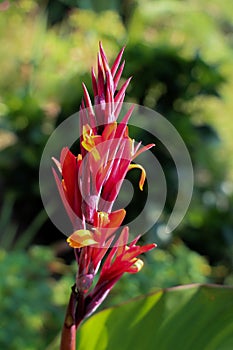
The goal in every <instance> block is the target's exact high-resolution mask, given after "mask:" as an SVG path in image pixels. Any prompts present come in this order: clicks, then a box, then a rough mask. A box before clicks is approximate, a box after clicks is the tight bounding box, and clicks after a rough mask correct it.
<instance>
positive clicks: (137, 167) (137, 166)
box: [128, 164, 146, 191]
mask: <svg viewBox="0 0 233 350" xmlns="http://www.w3.org/2000/svg"><path fill="white" fill-rule="evenodd" d="M131 169H140V170H141V172H142V173H141V178H140V181H139V188H140V190H141V191H142V190H143V185H144V182H145V180H146V171H145V169H144V168H143V167H142V166H141V165H140V164H130V165H129V168H128V170H131Z"/></svg>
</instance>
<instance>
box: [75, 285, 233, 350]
mask: <svg viewBox="0 0 233 350" xmlns="http://www.w3.org/2000/svg"><path fill="white" fill-rule="evenodd" d="M77 349H78V350H87V349H88V350H105V349H106V350H115V349H116V350H119V349H121V350H130V349H136V350H137V349H143V350H147V349H148V350H149V349H158V350H171V349H179V350H197V349H198V350H231V349H233V288H227V287H220V286H215V285H189V286H182V287H176V288H171V289H167V290H161V291H159V292H156V293H155V294H152V295H149V296H144V297H141V298H139V299H136V300H132V301H130V302H128V303H126V304H123V305H121V306H118V307H114V308H110V309H107V310H104V311H101V312H99V313H97V314H96V315H94V316H92V317H91V318H90V319H88V320H87V321H86V322H85V323H84V324H83V325H82V326H81V328H80V330H79V331H78V335H77Z"/></svg>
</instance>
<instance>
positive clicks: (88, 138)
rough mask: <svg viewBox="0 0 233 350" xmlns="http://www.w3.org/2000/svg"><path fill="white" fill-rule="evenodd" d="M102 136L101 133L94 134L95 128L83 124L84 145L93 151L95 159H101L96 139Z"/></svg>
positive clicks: (89, 150)
mask: <svg viewBox="0 0 233 350" xmlns="http://www.w3.org/2000/svg"><path fill="white" fill-rule="evenodd" d="M100 137H101V136H99V135H93V130H92V129H91V127H90V126H89V125H88V124H86V125H84V126H83V141H82V146H83V148H85V149H86V150H87V151H88V152H91V153H92V155H93V157H94V159H95V160H96V161H97V160H100V154H99V152H98V151H97V149H96V147H95V146H96V143H95V140H97V139H98V138H100Z"/></svg>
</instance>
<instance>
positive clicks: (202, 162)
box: [0, 0, 233, 350]
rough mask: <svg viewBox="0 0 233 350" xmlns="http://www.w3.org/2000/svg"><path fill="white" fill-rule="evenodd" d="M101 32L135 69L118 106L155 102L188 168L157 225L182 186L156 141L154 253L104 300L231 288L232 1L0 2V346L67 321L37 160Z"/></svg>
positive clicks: (86, 71) (61, 268) (69, 274)
mask: <svg viewBox="0 0 233 350" xmlns="http://www.w3.org/2000/svg"><path fill="white" fill-rule="evenodd" d="M99 40H101V41H102V42H103V45H104V48H105V50H106V53H107V55H108V57H109V60H110V61H111V60H113V59H114V57H115V56H116V54H117V53H118V51H119V50H120V48H121V47H122V46H123V45H125V44H126V45H127V47H126V51H125V55H124V58H125V59H126V68H125V72H124V77H128V76H130V75H133V77H134V78H133V80H132V83H131V85H130V87H129V89H128V94H127V97H126V102H136V103H138V104H141V105H145V106H146V107H149V108H152V109H155V110H156V111H158V112H160V113H162V114H163V116H165V117H166V118H167V119H168V120H169V121H170V122H171V123H172V124H173V125H174V126H175V127H176V128H177V130H178V131H179V133H180V134H181V136H182V137H183V139H184V141H185V143H186V145H187V147H188V149H189V151H190V154H191V158H192V162H193V167H194V176H195V187H194V192H193V198H192V202H191V204H190V208H189V210H188V213H187V215H186V216H185V218H184V219H183V222H182V224H181V225H180V226H179V227H178V228H177V229H176V230H175V232H173V233H172V235H170V236H168V235H164V234H162V232H163V230H162V228H163V225H164V222H166V219H167V217H168V216H169V213H170V211H171V209H172V206H173V199H174V193H176V186H177V184H176V176H175V169H174V166H173V164H172V160H171V159H169V157H168V155H167V154H166V152H165V150H164V149H163V147H162V145H159V144H157V146H156V149H155V151H154V152H155V155H156V156H157V158H158V159H159V161H160V163H161V164H162V167H163V169H164V171H165V175H166V179H167V182H168V190H169V194H168V198H167V201H166V207H165V210H164V214H163V216H162V217H161V218H160V220H159V222H157V223H156V225H155V226H154V227H153V228H152V229H151V230H150V232H149V233H148V235H146V236H144V237H143V239H144V241H146V240H153V241H155V242H156V243H157V244H158V248H157V249H156V250H154V251H152V252H150V253H148V254H147V255H146V256H144V257H143V259H144V261H145V267H144V269H143V270H142V272H141V273H139V274H138V275H130V276H129V275H127V276H124V277H123V278H122V280H121V281H120V282H119V283H118V285H117V286H116V287H115V288H114V290H113V292H112V296H110V297H109V298H108V300H107V301H106V303H105V306H107V305H112V304H114V303H117V302H120V301H122V300H127V299H128V298H131V297H134V296H137V295H140V294H142V293H147V292H150V291H152V290H155V289H156V288H161V287H169V286H174V285H178V284H186V283H193V282H198V283H205V282H211V283H219V284H225V285H232V284H233V270H232V267H233V157H232V154H233V141H232V135H233V120H232V114H233V99H232V91H233V2H232V1H231V0H207V1H205V2H203V1H201V0H187V1H181V0H180V1H175V0H170V1H167V0H164V1H163V0H160V1H159V0H157V1H156V0H155V1H152V0H137V1H136V0H125V1H120V0H111V1H109V0H108V1H107V0H101V1H94V0H93V1H91V0H89V1H85V0H76V1H75V0H60V1H52V0H48V1H47V0H41V1H39V0H38V1H31V0H18V1H1V2H0V67H1V79H0V193H1V197H0V276H1V279H0V313H1V319H0V348H1V349H9V350H11V349H12V350H21V349H24V350H33V349H46V347H47V346H49V343H50V342H51V341H52V340H53V338H54V337H55V336H56V334H57V333H58V332H59V329H60V327H61V324H62V320H63V316H64V309H65V304H66V302H67V300H68V296H69V292H70V286H71V285H72V284H73V282H74V276H75V270H76V267H75V265H74V264H73V262H72V252H71V250H70V249H69V248H67V244H66V243H65V242H64V241H65V240H64V236H63V235H62V234H61V233H60V232H58V231H57V230H56V228H55V227H54V226H53V225H52V224H51V223H50V221H49V220H48V218H47V216H46V213H45V212H44V210H43V206H42V203H41V200H40V193H39V184H38V168H39V163H40V157H41V153H42V151H43V148H44V145H45V143H46V140H47V139H48V138H49V136H50V134H51V133H52V131H53V130H54V128H55V127H56V126H57V125H58V124H59V123H60V122H61V121H62V120H64V119H65V118H66V117H68V116H70V115H71V114H72V113H74V112H76V111H77V110H78V109H79V105H80V101H81V97H82V89H81V82H82V81H85V83H86V84H87V86H88V87H89V88H90V86H91V79H90V67H91V66H95V61H96V53H97V50H98V42H99ZM137 136H139V139H140V138H142V139H143V141H145V143H146V142H147V141H150V140H149V137H148V135H143V134H140V135H137ZM145 138H146V139H147V140H145ZM129 178H130V177H129ZM130 179H131V180H132V181H134V179H133V178H132V175H131V178H130ZM155 186H156V184H155ZM136 200H138V201H139V200H140V198H137V196H136ZM130 210H131V209H130V208H129V215H130V213H131V212H130ZM9 339H10V340H11V341H10V344H9Z"/></svg>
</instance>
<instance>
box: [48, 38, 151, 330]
mask: <svg viewBox="0 0 233 350" xmlns="http://www.w3.org/2000/svg"><path fill="white" fill-rule="evenodd" d="M123 51H124V48H123V49H122V50H121V51H120V53H119V54H118V56H117V58H116V60H115V62H114V64H113V66H112V68H111V69H110V67H109V64H108V61H107V58H106V55H105V53H104V50H103V48H102V45H101V43H100V53H99V55H98V77H97V78H96V76H95V73H94V70H92V85H93V92H94V102H95V104H94V107H93V106H92V103H91V99H90V96H89V94H88V91H87V89H86V87H85V85H84V84H83V89H84V100H83V101H82V103H81V107H80V126H81V130H82V136H81V141H80V146H81V154H78V155H77V156H75V155H74V154H72V153H71V151H70V150H69V149H68V148H64V149H63V150H62V152H61V156H60V161H58V160H56V159H54V161H55V163H56V165H57V168H58V169H59V172H60V176H61V179H60V178H59V176H58V175H57V173H56V171H55V170H54V169H53V172H54V176H55V180H56V183H57V186H58V190H59V193H60V196H61V199H62V201H63V204H64V207H65V209H66V211H67V214H68V216H69V218H70V220H71V222H72V225H73V230H74V232H73V233H72V234H71V235H70V236H69V238H68V239H67V241H68V243H69V245H70V246H71V247H73V248H74V250H75V255H76V260H77V263H78V265H79V269H78V273H77V277H76V285H75V290H76V292H77V293H78V295H79V307H78V309H77V311H76V314H77V317H76V325H78V324H79V322H80V321H81V320H82V319H83V318H85V317H86V316H87V315H89V314H90V313H92V312H93V311H94V310H95V309H96V307H97V306H98V305H99V304H100V303H101V302H102V301H103V299H104V298H105V297H106V295H107V294H108V293H109V291H110V290H111V288H112V287H113V286H114V284H115V283H116V282H117V281H118V279H119V278H120V277H121V276H122V275H123V274H124V273H125V272H129V273H136V272H138V271H140V269H141V268H142V266H143V262H142V261H141V260H140V259H138V258H137V257H138V255H140V254H142V253H145V252H146V251H148V250H150V249H152V248H154V247H155V244H148V245H145V246H142V247H140V246H137V245H136V243H137V241H138V239H139V237H138V238H137V239H135V240H134V241H133V242H131V243H129V244H128V236H129V234H128V228H127V227H125V228H124V229H123V230H122V232H121V234H120V235H119V236H116V233H117V230H118V228H119V227H120V226H121V224H122V222H123V220H124V217H125V210H124V209H121V210H118V211H115V212H112V207H113V204H114V202H115V200H116V198H117V196H118V194H119V191H120V188H121V185H122V182H123V180H124V178H125V176H126V174H127V172H128V171H129V170H131V169H134V168H139V169H140V170H141V179H140V181H139V187H140V189H141V190H143V184H144V181H145V178H146V172H145V170H144V168H143V167H142V166H141V165H139V164H132V161H133V160H134V159H135V158H136V157H137V156H138V155H139V154H140V153H142V152H144V151H146V150H148V149H149V148H151V147H152V146H153V144H150V145H147V146H144V147H142V148H140V145H141V144H140V143H139V144H138V145H137V146H135V142H134V140H132V139H131V138H130V137H129V134H128V127H127V123H128V120H129V118H130V116H131V114H132V112H133V108H130V109H129V110H128V112H127V113H126V114H125V116H124V118H123V119H122V121H121V122H120V123H117V118H118V115H119V113H120V111H121V107H122V103H123V100H124V96H125V91H126V88H127V86H128V84H129V82H130V79H131V78H129V79H128V80H126V82H125V83H124V84H123V85H122V87H121V88H120V89H119V90H118V92H117V87H118V83H119V80H120V77H121V74H122V71H123V68H124V62H123V63H122V64H121V65H120V61H121V58H122V54H123ZM117 237H118V238H117ZM111 246H112V247H111ZM107 254H108V255H107ZM105 255H107V257H106V259H105V261H104V263H103V264H102V267H101V269H100V276H99V280H98V282H97V284H96V285H95V287H93V288H92V290H91V287H92V284H93V279H94V276H95V275H96V274H97V272H98V269H99V268H100V266H101V262H102V261H103V258H104V257H105ZM80 305H82V307H81V306H80Z"/></svg>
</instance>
